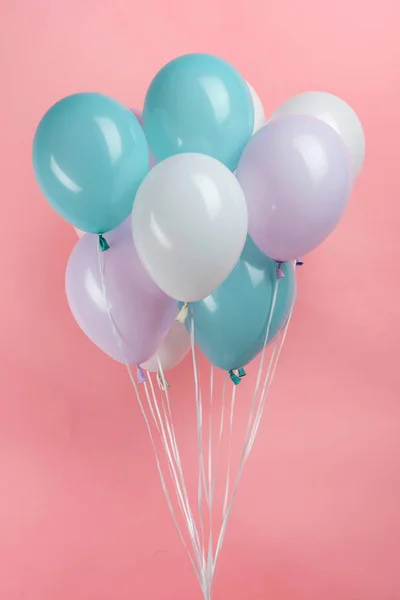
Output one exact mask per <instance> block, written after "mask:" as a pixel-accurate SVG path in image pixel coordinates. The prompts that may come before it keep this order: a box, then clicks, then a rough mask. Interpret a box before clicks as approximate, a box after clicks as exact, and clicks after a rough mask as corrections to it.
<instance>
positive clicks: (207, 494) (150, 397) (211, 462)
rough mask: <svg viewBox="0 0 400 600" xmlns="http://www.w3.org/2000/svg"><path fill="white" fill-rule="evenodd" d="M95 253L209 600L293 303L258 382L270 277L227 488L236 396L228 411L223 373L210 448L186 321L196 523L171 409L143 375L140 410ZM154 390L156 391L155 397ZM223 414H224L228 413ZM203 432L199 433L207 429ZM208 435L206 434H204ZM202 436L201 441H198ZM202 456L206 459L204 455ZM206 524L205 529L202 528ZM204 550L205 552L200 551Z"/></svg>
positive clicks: (210, 425) (147, 421)
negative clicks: (219, 490)
mask: <svg viewBox="0 0 400 600" xmlns="http://www.w3.org/2000/svg"><path fill="white" fill-rule="evenodd" d="M98 255H99V272H100V281H101V288H102V294H103V299H104V304H105V308H106V311H107V314H108V318H109V320H110V324H111V327H112V331H113V335H114V337H115V339H116V342H117V344H118V348H119V350H120V353H121V357H122V359H123V362H124V364H125V367H126V369H127V372H128V375H129V379H130V381H131V384H132V387H133V389H134V392H135V396H136V399H137V402H138V404H139V408H140V411H141V413H142V415H143V418H144V421H145V425H146V427H147V430H148V433H149V438H150V442H151V445H152V448H153V451H154V455H155V458H156V465H157V470H158V473H159V477H160V481H161V486H162V489H163V492H164V495H165V498H166V501H167V505H168V508H169V511H170V513H171V516H172V519H173V522H174V524H175V527H176V529H177V531H178V534H179V537H180V539H181V541H182V543H183V546H184V548H185V550H186V552H187V554H188V556H189V559H190V562H191V565H192V567H193V570H194V572H195V574H196V577H197V579H198V581H199V584H200V587H201V590H202V593H203V598H204V600H211V590H212V586H213V581H214V578H215V571H216V567H217V564H218V558H219V556H220V552H221V548H222V546H223V543H224V539H225V534H226V529H227V525H228V521H229V519H230V516H231V512H232V507H233V504H234V500H235V497H236V494H237V489H238V485H239V482H240V479H241V477H242V473H243V469H244V466H245V464H246V462H247V460H248V458H249V456H250V453H251V450H252V448H253V446H254V442H255V439H256V436H257V432H258V429H259V426H260V422H261V418H262V415H263V412H264V408H265V405H266V400H267V397H268V394H269V391H270V388H271V385H272V382H273V379H274V376H275V372H276V368H277V365H278V362H279V359H280V356H281V352H282V348H283V345H284V343H285V340H286V335H287V331H288V327H289V323H290V320H291V317H292V313H293V307H294V303H293V305H292V307H291V310H290V314H289V317H288V319H287V322H286V324H285V327H284V329H283V331H282V333H281V335H279V336H277V338H276V340H275V342H274V345H273V348H272V352H271V356H270V360H269V363H268V366H267V369H266V373H265V376H264V378H263V370H264V362H265V361H264V359H265V351H266V347H267V344H268V341H269V340H268V338H269V334H270V329H271V324H272V320H273V316H274V312H275V307H276V302H277V295H278V289H279V279H276V282H275V285H274V291H273V296H272V300H271V306H270V311H269V314H268V322H267V328H266V333H265V339H264V344H263V348H262V352H261V355H260V361H259V368H258V374H257V377H256V381H255V384H254V390H253V394H252V398H251V404H250V410H249V416H248V421H247V425H246V431H245V436H244V442H243V447H242V450H241V453H240V458H239V463H238V466H237V471H236V475H235V479H234V483H233V486H232V488H231V472H232V466H233V464H232V440H233V428H234V415H235V401H236V395H237V387H236V386H233V388H232V393H231V398H230V408H229V409H228V408H227V407H226V406H225V404H226V385H227V374H226V373H225V375H224V378H223V382H222V397H221V412H220V416H219V427H218V424H217V426H216V428H215V439H216V443H214V444H213V433H214V427H213V413H214V412H215V411H214V388H215V381H214V367H213V366H212V365H211V368H210V387H209V411H210V412H209V418H208V421H207V419H206V420H205V423H204V422H203V416H204V414H203V398H204V396H203V394H202V390H201V385H200V373H199V369H198V364H197V360H196V352H195V345H194V319H193V311H190V312H191V315H190V318H191V322H190V341H191V354H192V365H193V380H194V388H195V394H194V396H195V406H196V423H197V461H198V480H197V505H198V525H199V526H198V525H197V524H196V519H195V518H194V514H193V512H192V508H191V505H190V501H189V494H188V491H187V487H186V483H185V477H184V472H183V467H182V462H181V457H180V453H179V446H178V442H177V437H176V433H175V427H174V422H173V414H172V409H171V402H170V398H169V394H168V389H167V386H165V389H163V390H157V389H156V386H154V385H153V380H152V375H151V373H149V372H147V380H146V381H144V382H143V384H142V387H143V390H144V394H145V398H146V403H147V407H148V413H149V416H150V417H151V419H149V417H148V414H147V412H146V410H145V407H144V404H143V402H142V399H141V397H140V393H139V388H138V385H137V384H136V381H135V379H134V377H133V375H132V371H131V368H130V366H129V364H128V362H127V359H126V355H125V351H124V342H123V337H122V335H121V333H120V332H119V331H118V328H117V325H116V323H115V321H114V318H113V315H112V310H111V306H110V303H109V300H108V296H107V290H106V283H105V264H104V258H103V253H102V252H101V251H100V248H99V249H98ZM157 360H158V367H159V374H160V377H161V380H162V381H164V380H165V376H164V371H163V366H162V364H161V361H160V358H159V356H157ZM261 381H262V385H261ZM157 392H158V393H157ZM228 410H229V412H228ZM150 421H152V423H153V427H154V428H155V430H156V431H157V433H158V435H159V439H160V441H161V445H162V447H163V449H164V453H165V457H166V462H167V466H168V472H169V475H170V479H171V482H172V484H173V487H174V492H175V497H176V503H177V506H178V507H179V511H180V513H181V515H182V519H183V521H184V522H185V526H186V529H187V539H188V541H190V544H188V543H187V540H186V539H185V536H184V535H183V532H182V529H181V526H180V524H179V521H178V518H177V515H176V512H175V509H174V505H173V503H172V498H171V495H170V493H169V491H168V486H167V483H166V479H165V475H164V472H163V468H162V466H161V459H160V454H159V451H158V449H157V444H156V441H155V439H154V436H153V430H152V425H151V422H150ZM207 422H208V432H205V431H204V428H205V429H206V428H207ZM225 423H228V436H227V442H228V459H227V469H226V478H225V486H224V488H223V490H224V492H223V500H222V521H221V527H220V531H219V534H218V536H217V538H216V547H215V552H214V543H213V539H214V536H213V531H212V530H213V510H214V495H215V487H216V480H217V472H218V468H219V457H220V452H221V445H222V440H223V439H224V440H225V435H224V430H225ZM207 433H208V435H207ZM203 438H205V439H204V440H203ZM204 452H205V453H206V461H205V457H204ZM204 510H208V515H207V519H206V518H205V514H204ZM206 526H208V527H206ZM206 546H207V551H206Z"/></svg>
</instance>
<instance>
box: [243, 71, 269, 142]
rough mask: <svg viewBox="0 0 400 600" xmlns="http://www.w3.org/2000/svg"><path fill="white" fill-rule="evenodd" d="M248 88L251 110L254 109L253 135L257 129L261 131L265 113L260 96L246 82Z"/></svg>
mask: <svg viewBox="0 0 400 600" xmlns="http://www.w3.org/2000/svg"><path fill="white" fill-rule="evenodd" d="M246 83H247V85H248V88H249V90H250V94H251V99H252V101H253V108H254V128H253V133H256V131H258V130H259V129H261V127H262V126H263V125H265V113H264V107H263V105H262V102H261V99H260V96H259V95H258V94H257V92H256V90H255V89H254V88H253V86H252V85H251V84H250V83H249V82H248V81H246Z"/></svg>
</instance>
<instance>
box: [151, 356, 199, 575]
mask: <svg viewBox="0 0 400 600" xmlns="http://www.w3.org/2000/svg"><path fill="white" fill-rule="evenodd" d="M157 360H158V367H159V373H161V376H162V378H163V379H165V375H164V370H163V366H162V363H161V361H160V357H159V355H158V354H157ZM163 391H164V392H165V399H166V402H167V409H168V415H169V418H170V422H171V428H170V435H171V443H172V445H173V447H174V449H175V458H176V463H177V466H178V471H179V474H180V479H181V484H182V488H183V493H184V496H185V501H186V506H187V510H188V514H189V523H190V528H191V531H192V532H193V535H194V539H195V543H196V554H197V556H198V561H199V568H200V565H203V567H204V563H205V558H204V544H203V546H201V545H200V540H199V534H198V531H197V527H196V523H195V520H194V518H193V514H192V512H191V508H190V502H189V498H188V493H187V489H186V484H185V478H184V474H183V469H182V463H181V459H180V455H179V449H178V444H177V441H176V435H175V430H174V425H173V419H172V411H171V403H170V400H169V394H168V387H167V388H166V389H164V390H163ZM162 398H163V396H162ZM163 409H164V415H165V419H166V421H167V422H168V417H167V414H166V412H165V406H164V404H163ZM201 551H202V552H201ZM200 556H201V558H202V560H200Z"/></svg>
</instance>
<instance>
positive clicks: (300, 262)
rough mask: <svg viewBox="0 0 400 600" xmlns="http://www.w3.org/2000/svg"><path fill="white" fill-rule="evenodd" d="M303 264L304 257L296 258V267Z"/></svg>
mask: <svg viewBox="0 0 400 600" xmlns="http://www.w3.org/2000/svg"><path fill="white" fill-rule="evenodd" d="M302 265H304V261H303V259H302V258H298V259H297V260H296V267H301V266H302Z"/></svg>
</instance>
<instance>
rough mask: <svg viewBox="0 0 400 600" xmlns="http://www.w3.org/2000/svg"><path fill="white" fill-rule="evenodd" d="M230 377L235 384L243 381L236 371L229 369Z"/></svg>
mask: <svg viewBox="0 0 400 600" xmlns="http://www.w3.org/2000/svg"><path fill="white" fill-rule="evenodd" d="M229 377H230V380H231V381H232V382H233V383H234V384H235V385H239V383H240V382H241V381H242V380H241V379H240V377H239V376H238V375H236V373H234V372H233V371H232V370H231V371H229Z"/></svg>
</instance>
